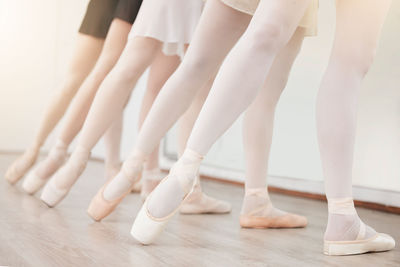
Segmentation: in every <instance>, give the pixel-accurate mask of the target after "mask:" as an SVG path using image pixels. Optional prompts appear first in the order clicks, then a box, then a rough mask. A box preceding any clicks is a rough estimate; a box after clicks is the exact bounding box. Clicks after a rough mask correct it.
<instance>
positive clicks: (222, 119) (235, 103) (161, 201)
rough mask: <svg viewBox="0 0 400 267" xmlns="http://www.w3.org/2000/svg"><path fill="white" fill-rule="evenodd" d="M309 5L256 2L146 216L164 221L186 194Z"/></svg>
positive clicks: (281, 0)
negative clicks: (182, 151) (202, 159)
mask: <svg viewBox="0 0 400 267" xmlns="http://www.w3.org/2000/svg"><path fill="white" fill-rule="evenodd" d="M308 4H309V1H304V0H301V1H292V0H273V1H271V0H262V1H261V2H260V4H259V6H258V8H257V10H256V12H255V14H254V16H253V18H252V20H251V22H250V25H249V27H248V28H247V30H246V32H245V33H244V35H243V36H242V38H241V39H240V40H239V42H238V43H237V44H236V46H235V47H234V48H233V49H232V51H231V52H230V53H229V55H228V57H227V58H226V59H225V61H224V63H223V64H222V67H221V69H220V71H219V73H218V75H217V78H216V80H215V82H214V85H213V88H212V90H211V92H210V94H209V96H208V98H207V100H206V102H205V104H204V106H203V108H202V110H201V112H200V115H199V117H198V119H197V121H196V123H195V126H194V128H193V131H192V133H191V136H190V138H189V140H188V144H187V150H185V152H184V153H183V156H182V157H181V158H180V159H179V160H178V162H177V164H176V165H175V166H176V167H175V166H174V168H172V169H171V172H170V175H169V177H170V179H167V180H166V181H165V182H164V183H161V184H160V186H158V187H157V188H156V189H155V190H154V191H153V192H154V194H153V196H152V197H151V198H150V199H149V202H148V210H149V212H150V214H152V215H153V216H155V217H157V218H158V217H164V216H166V215H168V214H170V213H171V212H173V211H174V210H175V209H176V207H178V206H179V204H180V203H181V201H182V197H183V196H185V195H186V194H187V193H188V191H185V189H186V188H188V186H187V184H190V183H193V181H194V179H195V177H196V175H197V172H198V166H199V165H200V162H201V158H202V155H205V154H206V153H207V151H208V150H209V148H210V147H211V145H212V144H213V143H214V142H215V141H216V140H217V138H219V137H220V136H221V135H222V134H223V132H224V131H225V130H226V129H227V128H228V127H229V126H230V125H231V124H232V123H233V122H234V121H235V120H236V118H237V117H238V116H239V115H240V114H241V113H242V112H243V111H244V110H245V109H246V108H247V107H248V106H249V105H250V103H251V102H252V101H253V99H254V98H255V97H256V95H257V93H258V91H259V89H260V88H261V87H262V84H263V82H264V81H265V79H266V77H267V74H268V72H269V69H270V67H271V65H272V62H273V60H274V58H275V56H276V54H277V53H278V52H279V50H280V49H282V48H283V47H284V46H285V45H286V44H287V42H288V41H289V40H290V38H291V37H292V35H293V33H294V31H295V29H296V28H297V25H298V23H299V21H300V19H301V18H302V16H303V15H304V12H305V10H306V8H307V6H308ZM194 44H195V43H193V45H194ZM189 50H190V49H189ZM183 65H184V64H182V66H183ZM182 170H184V171H183V173H182Z"/></svg>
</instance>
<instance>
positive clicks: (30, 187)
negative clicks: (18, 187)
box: [22, 172, 46, 195]
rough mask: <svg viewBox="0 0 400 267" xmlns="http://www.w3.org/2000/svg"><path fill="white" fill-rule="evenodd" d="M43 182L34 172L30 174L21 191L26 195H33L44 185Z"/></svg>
mask: <svg viewBox="0 0 400 267" xmlns="http://www.w3.org/2000/svg"><path fill="white" fill-rule="evenodd" d="M45 182H46V181H45V180H43V179H41V178H40V177H38V176H37V175H36V174H35V173H34V172H30V173H29V174H28V176H27V177H26V178H25V180H24V182H23V184H22V189H23V190H24V191H25V192H26V193H28V194H30V195H33V194H35V193H36V192H37V191H38V190H39V189H40V188H41V187H42V186H43V185H44V183H45Z"/></svg>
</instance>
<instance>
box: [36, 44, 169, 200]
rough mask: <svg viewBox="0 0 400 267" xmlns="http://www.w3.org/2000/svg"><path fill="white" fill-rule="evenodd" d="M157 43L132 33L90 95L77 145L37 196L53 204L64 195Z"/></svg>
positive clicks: (119, 107)
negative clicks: (114, 63)
mask: <svg viewBox="0 0 400 267" xmlns="http://www.w3.org/2000/svg"><path fill="white" fill-rule="evenodd" d="M161 45H162V44H161V42H159V41H157V40H155V39H153V38H147V37H135V38H133V39H131V40H129V41H128V42H127V44H126V47H125V49H124V51H123V53H122V55H121V57H120V58H119V60H118V62H117V64H116V65H115V67H114V68H113V69H112V70H111V72H110V73H109V75H107V77H106V78H105V79H104V81H103V83H102V84H101V86H100V88H99V91H98V93H97V94H96V96H95V98H94V101H93V104H92V106H91V108H90V110H89V113H88V115H87V119H86V121H85V123H84V125H83V127H82V132H81V135H80V137H79V139H78V144H77V148H76V149H75V150H74V151H73V153H72V155H71V157H70V159H69V160H68V161H67V163H66V164H65V165H64V166H63V167H61V168H60V169H59V170H58V171H57V172H56V173H55V174H54V176H53V177H52V179H51V180H50V181H49V182H48V183H47V185H46V187H45V188H44V191H43V193H42V196H41V199H42V200H43V201H44V202H45V203H46V204H48V205H49V206H55V205H56V204H57V203H58V202H60V201H61V200H62V199H63V198H64V197H65V196H66V194H67V193H68V191H69V190H70V188H71V187H72V185H73V184H74V183H75V182H76V180H77V179H78V178H79V176H80V175H81V173H82V172H83V170H84V169H85V166H86V163H87V161H88V159H89V155H90V151H91V149H92V148H93V147H94V145H95V144H96V143H97V142H98V140H99V139H100V137H101V136H102V135H103V134H104V132H105V131H106V130H107V129H108V128H109V127H110V125H111V124H112V122H113V120H115V119H116V118H118V116H119V115H120V114H121V113H122V111H123V108H124V104H125V103H126V100H127V98H128V97H129V95H130V93H131V91H132V90H133V88H134V86H135V84H136V82H137V80H138V79H139V78H140V77H141V75H142V74H143V72H144V71H145V70H146V68H147V67H148V66H149V65H150V64H151V62H152V61H153V59H154V57H155V55H156V54H157V52H158V51H159V50H160V49H161ZM136 156H139V155H134V158H135V159H136ZM140 159H141V160H142V157H141V156H140ZM122 169H123V170H124V171H125V169H124V168H123V167H122ZM141 169H142V168H141V165H140V168H139V167H138V168H133V169H129V170H128V172H134V173H137V172H138V171H139V172H141Z"/></svg>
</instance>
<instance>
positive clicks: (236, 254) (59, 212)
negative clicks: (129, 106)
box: [0, 155, 400, 267]
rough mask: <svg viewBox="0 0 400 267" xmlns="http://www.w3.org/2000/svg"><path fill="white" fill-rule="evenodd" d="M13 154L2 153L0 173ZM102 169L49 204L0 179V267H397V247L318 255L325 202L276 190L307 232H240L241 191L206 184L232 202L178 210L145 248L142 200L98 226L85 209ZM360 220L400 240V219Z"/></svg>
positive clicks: (373, 214) (368, 214)
mask: <svg viewBox="0 0 400 267" xmlns="http://www.w3.org/2000/svg"><path fill="white" fill-rule="evenodd" d="M14 158H15V156H12V155H11V156H10V155H0V173H2V174H4V172H5V170H6V167H7V166H8V164H10V163H11V161H12V160H13V159H14ZM103 181H104V178H103V166H102V164H101V163H99V162H95V161H93V162H90V164H89V165H88V168H87V169H86V171H85V173H84V174H83V176H82V177H81V179H80V180H79V181H78V182H77V183H76V185H75V186H74V188H73V189H72V190H71V192H70V194H69V195H68V196H67V198H66V199H65V200H64V201H63V202H62V203H61V204H60V205H59V206H57V207H56V208H53V209H50V208H48V207H47V206H46V205H45V204H43V203H42V202H41V201H40V199H39V198H38V196H39V195H40V194H36V196H28V195H26V194H24V193H23V192H22V190H21V189H20V184H19V185H17V186H15V187H14V186H10V185H9V184H8V183H7V182H5V181H4V179H0V212H1V215H0V265H1V266H146V267H147V266H192V267H194V266H357V265H358V266H400V249H399V248H398V247H397V248H396V249H395V250H393V251H391V252H386V253H375V254H366V255H359V256H347V257H328V256H325V255H323V254H322V252H321V251H322V237H323V232H324V227H325V223H326V217H327V210H326V204H325V203H324V202H322V201H318V200H311V199H304V198H299V197H292V196H287V195H282V194H276V193H273V194H272V196H271V198H272V200H273V201H274V203H275V205H276V206H277V207H279V208H282V209H285V210H287V211H292V212H297V213H301V214H303V215H305V216H307V218H308V220H309V225H308V226H307V227H306V228H304V229H288V230H262V229H257V230H255V229H241V228H240V227H239V223H238V217H239V213H240V206H241V201H242V196H243V189H242V188H241V187H239V186H235V185H229V184H224V183H218V182H215V181H203V186H204V189H205V191H206V192H207V193H209V194H210V195H212V196H219V197H220V198H222V199H226V200H228V201H230V202H231V203H232V205H233V210H232V213H230V214H225V215H177V216H175V217H174V219H173V220H172V221H171V223H170V224H169V225H168V227H167V228H166V231H165V232H164V233H163V235H162V236H161V237H160V238H159V239H158V240H157V242H156V243H155V244H153V245H151V246H142V245H140V244H138V243H137V242H136V241H135V240H133V238H131V236H130V234H129V231H130V227H131V224H132V222H133V219H134V217H135V214H136V213H137V212H138V210H139V208H140V206H141V204H142V203H141V201H140V197H139V195H137V194H131V195H129V196H128V197H127V198H126V199H125V200H124V201H123V203H122V204H121V205H120V207H118V209H117V210H116V211H115V212H114V213H113V214H112V215H111V216H109V217H108V218H106V219H105V220H104V221H103V222H101V223H96V222H93V221H92V220H91V219H90V218H89V217H88V216H87V214H86V208H87V206H88V204H89V201H90V199H91V197H92V196H93V195H94V194H95V192H96V191H97V189H98V188H99V187H100V185H101V184H102V183H103ZM358 211H359V214H360V216H361V217H362V218H363V220H364V221H365V222H366V223H368V224H370V225H372V226H373V227H375V228H376V229H377V230H381V231H385V232H387V233H390V234H391V235H392V236H393V237H395V239H396V240H400V216H399V215H396V214H389V213H384V212H379V211H374V210H368V209H363V208H360V209H358Z"/></svg>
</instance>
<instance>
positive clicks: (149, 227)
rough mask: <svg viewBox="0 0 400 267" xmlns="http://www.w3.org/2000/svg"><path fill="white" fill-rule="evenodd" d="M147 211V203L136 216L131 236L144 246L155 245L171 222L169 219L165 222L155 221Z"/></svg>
mask: <svg viewBox="0 0 400 267" xmlns="http://www.w3.org/2000/svg"><path fill="white" fill-rule="evenodd" d="M146 209H147V208H146V202H145V203H144V204H143V206H142V208H141V209H140V211H139V213H138V215H137V216H136V219H135V222H134V223H133V225H132V229H131V235H132V236H133V238H135V239H136V240H137V241H139V242H140V243H142V244H143V245H149V244H151V243H153V242H154V241H155V240H156V238H157V237H158V236H159V235H160V234H161V232H162V231H163V230H164V228H165V226H166V225H167V223H168V221H169V220H168V218H167V219H165V220H155V219H154V218H152V217H151V216H150V214H148V212H147V211H146Z"/></svg>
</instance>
